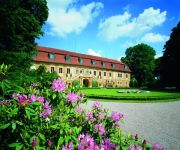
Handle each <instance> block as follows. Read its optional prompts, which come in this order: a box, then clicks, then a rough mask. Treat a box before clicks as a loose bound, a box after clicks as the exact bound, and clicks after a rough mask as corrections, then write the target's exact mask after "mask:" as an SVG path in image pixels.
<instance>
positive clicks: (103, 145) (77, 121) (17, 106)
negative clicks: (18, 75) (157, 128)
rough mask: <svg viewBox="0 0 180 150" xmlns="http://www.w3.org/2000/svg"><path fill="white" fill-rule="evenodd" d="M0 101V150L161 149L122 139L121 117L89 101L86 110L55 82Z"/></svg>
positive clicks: (138, 140)
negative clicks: (91, 106) (87, 109)
mask: <svg viewBox="0 0 180 150" xmlns="http://www.w3.org/2000/svg"><path fill="white" fill-rule="evenodd" d="M24 91H26V92H24V93H14V94H13V95H12V96H9V99H8V100H3V101H0V110H1V111H0V120H1V122H0V147H1V149H37V150H46V149H52V150H59V149H61V150H72V149H78V150H115V149H117V150H151V149H153V150H163V149H164V148H163V147H160V146H158V145H157V144H154V145H151V144H148V143H147V141H146V140H144V139H141V138H139V137H138V136H137V135H135V136H133V135H124V134H123V131H122V129H121V126H120V125H121V121H122V120H123V118H124V114H122V113H117V112H112V113H111V114H109V112H108V110H106V109H103V108H102V106H101V105H100V103H99V102H97V101H96V102H94V105H93V108H92V110H91V111H88V112H87V111H86V110H84V109H82V108H81V107H80V106H79V105H80V104H81V103H84V102H86V99H85V98H84V95H83V94H82V93H78V91H77V89H74V88H72V89H69V90H68V89H65V84H64V82H63V81H62V80H61V79H55V80H53V82H52V85H51V87H43V88H42V87H39V86H38V84H32V86H30V87H28V88H26V89H25V90H24Z"/></svg>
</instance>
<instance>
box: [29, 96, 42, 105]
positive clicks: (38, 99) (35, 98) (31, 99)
mask: <svg viewBox="0 0 180 150" xmlns="http://www.w3.org/2000/svg"><path fill="white" fill-rule="evenodd" d="M36 101H37V102H41V103H43V102H44V97H41V96H40V97H38V96H36V95H34V94H32V95H31V96H30V98H29V102H36Z"/></svg>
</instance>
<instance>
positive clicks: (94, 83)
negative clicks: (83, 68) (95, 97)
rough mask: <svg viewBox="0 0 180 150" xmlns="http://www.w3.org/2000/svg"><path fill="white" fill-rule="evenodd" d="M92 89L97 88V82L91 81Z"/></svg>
mask: <svg viewBox="0 0 180 150" xmlns="http://www.w3.org/2000/svg"><path fill="white" fill-rule="evenodd" d="M92 87H93V88H95V87H98V82H97V81H95V80H93V81H92Z"/></svg>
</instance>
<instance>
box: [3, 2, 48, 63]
mask: <svg viewBox="0 0 180 150" xmlns="http://www.w3.org/2000/svg"><path fill="white" fill-rule="evenodd" d="M47 17H48V7H47V2H46V0H0V20H1V23H0V53H1V55H0V63H3V62H4V63H6V64H9V63H11V64H14V66H17V62H18V64H21V65H24V66H29V65H30V62H31V59H32V56H33V55H34V54H35V52H36V42H35V39H36V38H39V36H40V35H42V34H43V32H42V30H41V28H42V25H43V24H44V23H45V21H46V20H47ZM16 60H18V61H16ZM26 62H27V63H26Z"/></svg>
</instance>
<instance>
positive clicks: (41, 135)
mask: <svg viewBox="0 0 180 150" xmlns="http://www.w3.org/2000/svg"><path fill="white" fill-rule="evenodd" d="M39 137H40V138H41V139H42V140H43V141H45V140H46V139H45V136H44V135H43V134H41V133H39Z"/></svg>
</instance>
